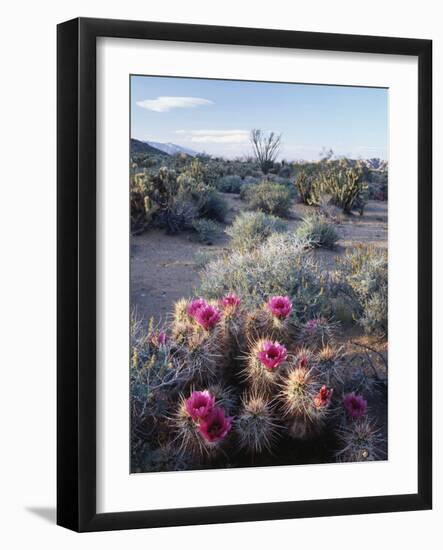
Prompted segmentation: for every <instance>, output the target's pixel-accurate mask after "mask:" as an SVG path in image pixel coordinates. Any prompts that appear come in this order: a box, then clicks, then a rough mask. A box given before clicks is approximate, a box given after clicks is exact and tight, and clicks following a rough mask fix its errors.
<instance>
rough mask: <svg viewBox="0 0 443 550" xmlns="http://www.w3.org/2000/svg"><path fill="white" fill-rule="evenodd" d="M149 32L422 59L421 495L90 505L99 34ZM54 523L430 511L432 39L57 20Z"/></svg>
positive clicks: (131, 524)
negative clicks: (162, 506) (117, 508)
mask: <svg viewBox="0 0 443 550" xmlns="http://www.w3.org/2000/svg"><path fill="white" fill-rule="evenodd" d="M97 37H114V38H136V39H154V40H167V41H172V40H173V41H182V42H197V43H211V44H230V45H248V46H266V47H279V48H302V49H308V50H328V51H341V52H360V53H378V54H399V55H410V56H416V57H417V58H418V87H419V89H418V174H417V176H418V357H417V368H418V471H417V482H418V491H417V493H416V494H399V495H391V496H375V497H361V498H360V497H359V498H340V499H326V500H310V501H296V502H274V503H260V504H241V505H229V506H212V507H199V508H182V509H168V510H140V511H136V512H124V511H123V512H118V513H103V514H101V513H100V514H98V513H97V512H96V504H95V503H96V476H97V472H96V385H97V381H96V352H97V349H96V252H97V246H96V39H97ZM57 47H58V61H57V70H58V79H57V88H58V93H57V110H58V117H57V118H58V121H57V139H58V146H57V164H58V166H57V181H58V200H57V210H58V214H57V220H58V222H57V226H58V227H57V230H58V241H57V256H58V260H57V270H58V278H57V285H58V290H57V301H58V306H57V315H58V324H57V332H58V334H57V345H58V352H57V364H58V367H57V424H58V427H57V453H58V461H57V523H58V524H59V525H61V526H64V527H67V528H69V529H72V530H75V531H104V530H113V529H132V528H147V527H163V526H178V525H192V524H210V523H224V522H240V521H257V520H273V519H285V518H305V517H314V516H317V517H320V516H330V515H346V514H369V513H375V512H395V511H410V510H426V509H430V508H431V507H432V401H431V396H432V365H431V363H432V290H431V289H432V208H431V200H432V168H431V167H432V147H431V145H432V118H431V117H432V42H431V41H430V40H417V39H406V38H388V37H374V36H353V35H343V34H323V33H314V32H296V31H286V30H263V29H254V28H231V27H218V26H201V25H189V24H175V23H157V22H155V23H152V22H140V21H120V20H107V19H84V18H79V19H74V20H71V21H67V22H64V23H61V24H60V25H58V29H57Z"/></svg>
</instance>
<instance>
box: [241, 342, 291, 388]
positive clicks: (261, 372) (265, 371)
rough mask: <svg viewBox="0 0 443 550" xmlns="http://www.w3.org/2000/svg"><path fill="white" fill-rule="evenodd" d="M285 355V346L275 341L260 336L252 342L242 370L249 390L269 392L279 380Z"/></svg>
mask: <svg viewBox="0 0 443 550" xmlns="http://www.w3.org/2000/svg"><path fill="white" fill-rule="evenodd" d="M287 355H288V354H287V350H286V348H285V346H283V345H281V344H280V343H279V342H277V341H271V340H267V339H265V338H262V339H260V340H257V341H256V342H254V343H253V344H252V345H251V348H250V351H249V353H248V355H247V356H246V366H245V368H244V369H243V372H242V374H243V378H244V380H245V381H246V382H247V383H248V384H249V387H250V388H251V391H253V392H258V393H260V392H261V393H269V392H270V391H271V390H272V388H273V387H274V386H275V384H276V383H277V382H278V380H279V377H280V372H281V370H282V369H283V368H284V366H285V362H286V359H287Z"/></svg>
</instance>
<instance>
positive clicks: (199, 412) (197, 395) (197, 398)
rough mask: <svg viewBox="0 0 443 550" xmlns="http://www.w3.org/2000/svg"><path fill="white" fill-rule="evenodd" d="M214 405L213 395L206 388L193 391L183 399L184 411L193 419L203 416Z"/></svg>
mask: <svg viewBox="0 0 443 550" xmlns="http://www.w3.org/2000/svg"><path fill="white" fill-rule="evenodd" d="M214 406H215V397H214V396H213V395H211V394H210V393H209V392H208V390H204V391H194V392H192V394H191V396H190V397H188V399H186V401H185V409H186V412H187V413H188V414H189V416H191V417H192V418H193V419H194V420H200V419H201V418H205V417H206V416H208V414H209V413H210V412H211V411H212V409H213V408H214Z"/></svg>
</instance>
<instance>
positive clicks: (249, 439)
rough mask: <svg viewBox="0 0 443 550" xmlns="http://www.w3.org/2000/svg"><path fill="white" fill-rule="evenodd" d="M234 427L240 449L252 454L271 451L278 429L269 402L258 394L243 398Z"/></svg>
mask: <svg viewBox="0 0 443 550" xmlns="http://www.w3.org/2000/svg"><path fill="white" fill-rule="evenodd" d="M235 427H236V431H237V435H238V443H239V446H240V448H241V449H244V450H246V451H248V452H250V453H253V454H256V453H262V452H263V451H268V452H269V451H271V448H272V446H273V444H274V443H275V441H276V439H277V435H278V430H279V429H280V426H279V424H278V423H277V422H276V418H275V416H274V413H273V409H272V407H271V405H270V402H269V401H268V399H267V398H266V397H265V396H264V395H260V394H252V395H249V396H245V397H244V398H243V400H242V408H241V411H240V414H239V416H238V418H237V420H236V422H235Z"/></svg>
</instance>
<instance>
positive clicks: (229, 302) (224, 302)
mask: <svg viewBox="0 0 443 550" xmlns="http://www.w3.org/2000/svg"><path fill="white" fill-rule="evenodd" d="M240 302H241V298H239V297H238V296H237V294H227V295H226V296H224V297H223V298H222V299H221V300H219V302H218V303H219V305H220V306H221V307H226V308H232V309H235V308H236V307H237V306H239V305H240Z"/></svg>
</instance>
